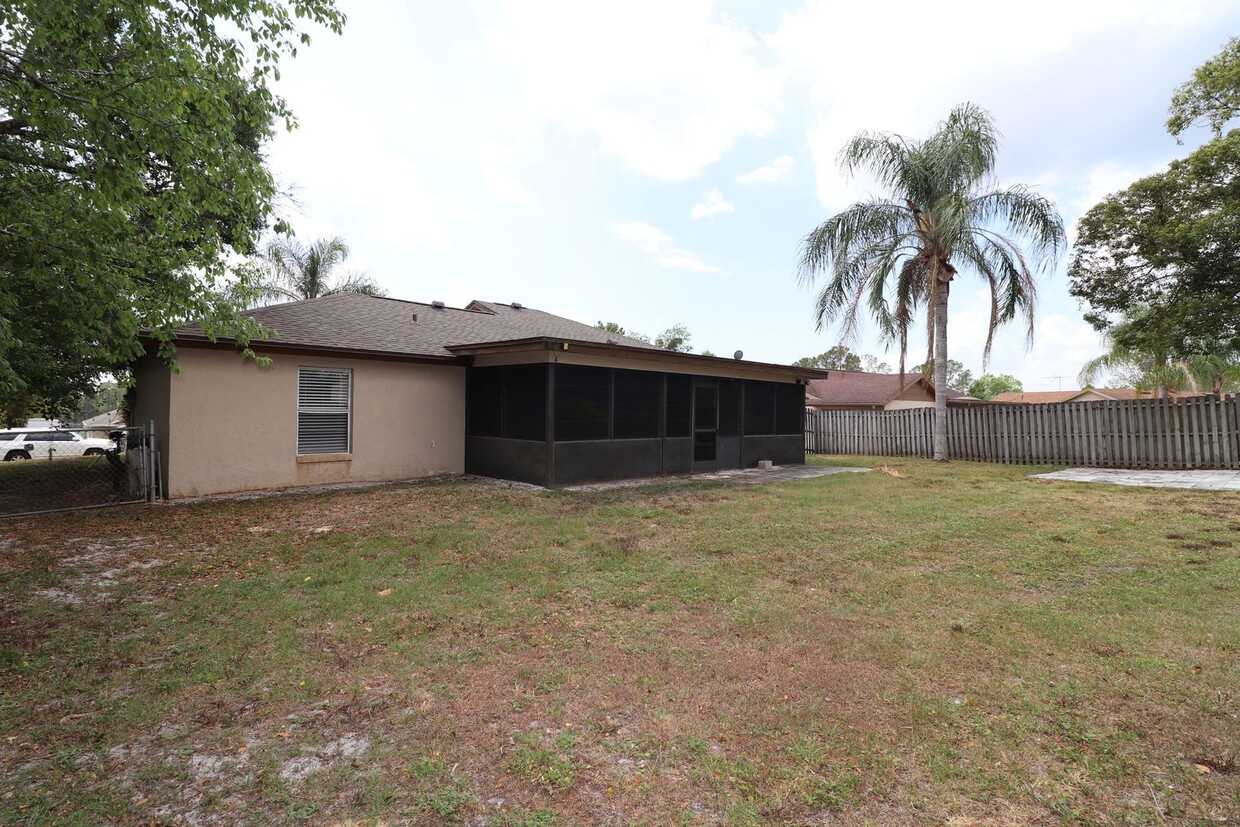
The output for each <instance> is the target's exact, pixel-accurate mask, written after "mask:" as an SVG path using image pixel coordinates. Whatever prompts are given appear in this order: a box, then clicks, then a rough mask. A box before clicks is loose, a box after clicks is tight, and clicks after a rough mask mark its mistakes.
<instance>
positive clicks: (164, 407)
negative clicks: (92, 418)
mask: <svg viewBox="0 0 1240 827" xmlns="http://www.w3.org/2000/svg"><path fill="white" fill-rule="evenodd" d="M133 376H134V382H135V387H136V390H135V391H134V398H133V405H132V407H131V408H130V410H129V424H130V425H134V426H138V425H143V426H145V425H149V424H150V422H152V421H154V422H155V439H156V442H157V443H158V445H159V455H160V457H161V458H162V459H166V458H167V456H168V413H169V409H168V404H169V399H170V396H169V393H170V386H171V379H172V375H171V371H169V369H168V366H167V365H165V364H164V363H163V362H161V361H160V360H159V359H158V358H156V357H155V356H144V357H143V358H141V359H139V360H138V361H137V363H135V364H134V367H133ZM160 475H161V477H162V488H163V490H164V491H167V490H168V466H167V463H166V462H165V463H164V464H163V465H162V466H161V467H160Z"/></svg>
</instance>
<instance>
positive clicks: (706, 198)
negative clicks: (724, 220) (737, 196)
mask: <svg viewBox="0 0 1240 827" xmlns="http://www.w3.org/2000/svg"><path fill="white" fill-rule="evenodd" d="M734 209H736V205H735V204H733V203H732V202H731V201H725V200H724V198H723V193H721V192H720V191H719V188H718V187H714V188H713V189H709V190H707V191H706V193H705V194H704V195H703V196H702V202H701V203H700V204H694V205H693V209H692V210H690V211H689V217H690V218H692V219H693V220H694V221H700V220H701V219H703V218H714V217H715V216H716V215H719V213H725V212H732V210H734Z"/></svg>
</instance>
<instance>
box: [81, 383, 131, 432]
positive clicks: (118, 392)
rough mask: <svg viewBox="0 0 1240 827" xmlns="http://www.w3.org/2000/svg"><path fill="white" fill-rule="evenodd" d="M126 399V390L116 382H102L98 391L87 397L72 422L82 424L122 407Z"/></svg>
mask: <svg viewBox="0 0 1240 827" xmlns="http://www.w3.org/2000/svg"><path fill="white" fill-rule="evenodd" d="M124 398H125V389H124V388H122V387H121V386H120V385H118V384H117V383H116V382H101V383H100V384H99V387H98V389H97V390H96V391H95V392H94V393H93V394H91V395H90V396H87V397H85V398H84V399H83V400H82V403H81V404H80V405H79V406H78V409H77V411H76V412H75V413H74V415H73V417H72V421H74V422H81V421H82V420H83V419H90V418H91V417H95V416H98V415H99V414H102V413H107V412H108V411H114V410H117V409H119V408H120V407H121V403H122V402H123V400H124Z"/></svg>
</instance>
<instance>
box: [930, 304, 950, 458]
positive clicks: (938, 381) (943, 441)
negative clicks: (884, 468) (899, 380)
mask: <svg viewBox="0 0 1240 827" xmlns="http://www.w3.org/2000/svg"><path fill="white" fill-rule="evenodd" d="M950 286H951V282H950V281H940V282H939V294H938V297H937V298H936V299H935V302H934V461H935V462H947V460H948V457H947V292H948V288H949V287H950Z"/></svg>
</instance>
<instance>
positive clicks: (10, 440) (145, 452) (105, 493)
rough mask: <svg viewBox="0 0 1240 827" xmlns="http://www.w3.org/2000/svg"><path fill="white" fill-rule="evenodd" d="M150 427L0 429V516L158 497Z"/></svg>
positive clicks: (152, 433)
mask: <svg viewBox="0 0 1240 827" xmlns="http://www.w3.org/2000/svg"><path fill="white" fill-rule="evenodd" d="M154 445H155V435H154V428H153V427H141V426H139V427H127V428H108V429H106V430H99V429H89V428H56V429H54V430H47V429H44V430H33V429H31V430H22V429H17V428H11V429H8V430H5V431H0V460H3V462H2V463H0V517H15V516H23V515H27V514H38V513H42V512H46V511H67V510H71V509H81V508H99V507H103V506H109V505H120V504H122V503H135V502H145V501H148V500H153V499H154V498H155V497H156V496H158V494H159V491H158V486H159V474H158V465H159V454H158V451H156V450H154Z"/></svg>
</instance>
